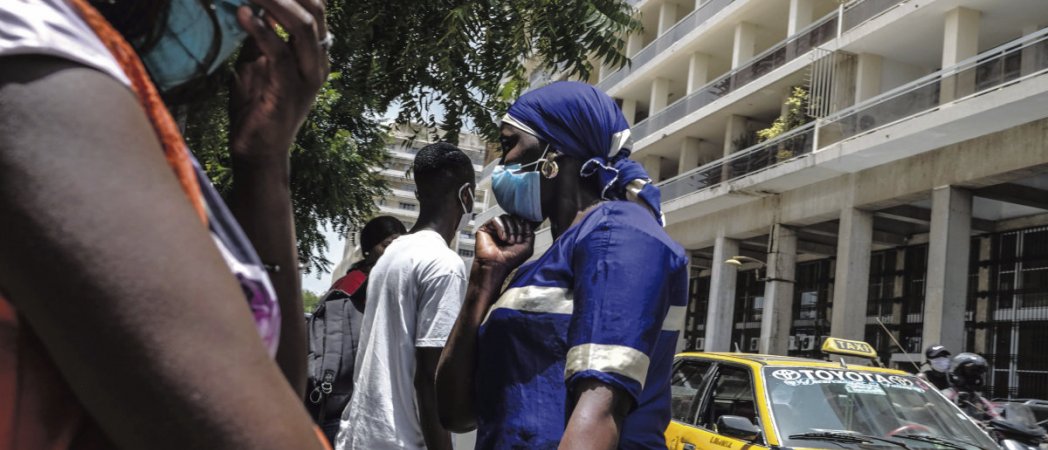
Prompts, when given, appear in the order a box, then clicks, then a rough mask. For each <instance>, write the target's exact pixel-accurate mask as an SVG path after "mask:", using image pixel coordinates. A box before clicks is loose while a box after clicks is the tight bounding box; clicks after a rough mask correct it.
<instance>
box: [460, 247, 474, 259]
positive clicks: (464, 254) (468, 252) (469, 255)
mask: <svg viewBox="0 0 1048 450" xmlns="http://www.w3.org/2000/svg"><path fill="white" fill-rule="evenodd" d="M459 256H462V257H463V258H472V257H473V250H466V249H464V248H463V249H459Z"/></svg>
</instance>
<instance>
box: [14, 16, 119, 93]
mask: <svg viewBox="0 0 1048 450" xmlns="http://www.w3.org/2000/svg"><path fill="white" fill-rule="evenodd" d="M15 55H49V56H55V57H58V58H62V59H68V60H70V61H75V62H78V63H80V64H84V65H86V66H88V67H92V68H95V69H98V70H100V71H102V72H104V73H106V74H108V75H110V76H112V77H113V78H116V79H117V80H118V81H120V82H121V83H123V84H124V85H125V86H130V85H131V82H130V81H129V80H128V79H127V75H125V74H124V71H123V70H121V69H120V65H119V64H117V62H116V60H114V59H113V55H112V54H110V53H109V50H107V49H106V47H105V45H104V44H102V41H100V40H99V39H98V36H96V35H95V32H94V31H92V30H91V27H89V26H88V25H87V23H85V22H84V21H83V19H81V18H80V15H79V14H77V13H76V11H75V10H73V7H72V6H69V4H68V3H66V1H65V0H0V56H15Z"/></svg>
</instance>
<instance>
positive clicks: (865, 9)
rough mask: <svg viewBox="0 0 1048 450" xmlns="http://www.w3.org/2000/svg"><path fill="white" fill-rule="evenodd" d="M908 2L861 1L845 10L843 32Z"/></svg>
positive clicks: (887, 0) (897, 0)
mask: <svg viewBox="0 0 1048 450" xmlns="http://www.w3.org/2000/svg"><path fill="white" fill-rule="evenodd" d="M905 1H907V0H859V1H857V2H854V3H852V4H850V5H848V6H845V8H844V14H843V16H844V17H843V20H842V21H841V23H843V24H844V26H843V27H841V28H842V31H848V30H851V29H852V28H855V27H857V26H859V25H862V24H864V23H866V21H868V20H870V19H872V18H874V17H877V16H879V15H881V13H883V12H885V11H887V10H889V9H891V8H892V7H894V6H895V5H898V4H899V3H902V2H905Z"/></svg>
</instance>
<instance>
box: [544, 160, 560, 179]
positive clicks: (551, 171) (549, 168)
mask: <svg viewBox="0 0 1048 450" xmlns="http://www.w3.org/2000/svg"><path fill="white" fill-rule="evenodd" d="M556 157H557V156H556V155H550V156H549V158H548V159H546V160H545V161H543V162H542V165H540V166H539V173H541V174H542V176H543V177H545V178H546V179H547V180H551V179H553V178H556V177H557V174H559V173H560V166H558V165H557V161H554V159H556Z"/></svg>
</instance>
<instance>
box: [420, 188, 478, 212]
mask: <svg viewBox="0 0 1048 450" xmlns="http://www.w3.org/2000/svg"><path fill="white" fill-rule="evenodd" d="M463 189H465V190H466V193H467V194H469V198H470V200H473V194H472V193H470V191H469V183H466V184H463V185H462V187H460V188H459V190H458V198H459V206H461V207H462V213H463V214H469V213H471V212H472V211H471V210H470V209H469V208H467V207H466V206H467V205H466V204H465V203H462V190H463ZM416 195H417V194H416ZM471 203H472V202H471Z"/></svg>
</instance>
